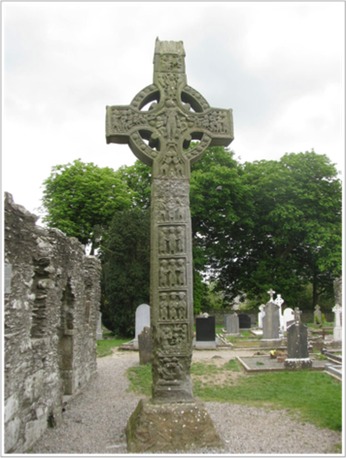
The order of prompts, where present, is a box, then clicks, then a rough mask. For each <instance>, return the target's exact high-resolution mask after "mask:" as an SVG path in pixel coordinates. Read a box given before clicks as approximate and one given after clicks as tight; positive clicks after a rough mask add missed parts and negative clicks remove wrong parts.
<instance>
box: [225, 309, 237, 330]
mask: <svg viewBox="0 0 346 458" xmlns="http://www.w3.org/2000/svg"><path fill="white" fill-rule="evenodd" d="M226 331H227V334H230V335H232V336H237V335H239V318H238V315H237V313H231V314H229V315H226Z"/></svg>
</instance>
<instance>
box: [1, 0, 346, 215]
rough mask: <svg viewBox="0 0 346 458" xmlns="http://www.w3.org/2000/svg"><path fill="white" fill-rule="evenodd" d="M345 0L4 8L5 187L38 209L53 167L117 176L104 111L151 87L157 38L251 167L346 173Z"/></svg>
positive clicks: (120, 156)
mask: <svg viewBox="0 0 346 458" xmlns="http://www.w3.org/2000/svg"><path fill="white" fill-rule="evenodd" d="M344 10H345V4H344V2H331V1H325V2H283V3H281V2H220V3H218V2H191V3H190V2H172V3H171V2H138V3H137V2H126V3H125V2H124V3H123V2H104V3H103V2H78V3H77V2H76V3H73V2H55V3H54V2H53V3H50V2H37V3H34V2H33V3H31V2H18V3H17V2H5V3H2V22H3V24H2V25H3V53H2V55H3V94H4V98H3V122H2V127H3V139H2V162H3V191H8V192H10V193H11V194H13V197H14V200H15V202H16V203H18V204H21V205H24V206H25V207H26V208H27V209H28V210H30V211H32V212H34V213H36V214H37V213H38V207H39V206H40V205H41V197H42V182H43V180H44V179H45V178H47V177H48V176H49V175H50V172H51V168H52V167H53V166H54V165H57V164H66V163H68V162H73V161H74V160H75V159H78V158H80V159H81V160H82V161H83V162H93V163H95V164H97V165H98V166H101V167H105V166H109V167H112V168H114V169H117V168H119V167H120V166H122V165H131V164H133V163H134V161H135V159H136V158H135V157H134V155H133V154H132V152H131V151H130V149H129V148H128V147H127V146H125V145H115V144H110V145H107V144H106V141H105V106H106V105H122V104H124V105H127V104H129V103H130V102H131V100H132V99H133V97H134V96H135V95H136V94H137V93H138V92H139V91H140V90H141V89H143V88H144V87H145V86H147V85H149V84H151V83H152V77H153V55H154V45H155V39H156V37H159V38H160V40H173V41H179V40H182V41H183V42H184V48H185V52H186V59H185V62H186V72H187V79H188V84H189V85H190V86H192V87H193V88H194V89H196V90H197V91H198V92H200V93H201V94H202V95H203V96H204V98H205V99H206V100H207V101H208V103H209V104H210V106H212V107H220V108H232V109H233V118H234V133H235V139H234V141H233V143H232V144H231V145H230V148H231V149H232V150H233V151H234V152H235V154H236V157H237V158H240V160H241V161H242V162H244V161H254V160H262V159H266V160H269V159H275V160H277V159H279V158H280V157H281V156H282V155H284V154H285V153H291V152H294V153H298V152H302V151H303V152H305V151H311V149H314V151H315V152H316V153H319V154H326V155H327V156H328V157H329V158H330V159H331V161H332V162H333V163H335V164H337V168H338V170H340V171H343V170H344V163H343V161H344V124H345V117H344V100H345V96H344V56H345V49H344V39H345V36H344V30H345V12H344Z"/></svg>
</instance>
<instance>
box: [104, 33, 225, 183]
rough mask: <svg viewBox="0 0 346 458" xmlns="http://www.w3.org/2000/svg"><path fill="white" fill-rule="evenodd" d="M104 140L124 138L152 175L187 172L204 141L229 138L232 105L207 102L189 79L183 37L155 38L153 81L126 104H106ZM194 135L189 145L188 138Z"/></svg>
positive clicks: (210, 142) (207, 143)
mask: <svg viewBox="0 0 346 458" xmlns="http://www.w3.org/2000/svg"><path fill="white" fill-rule="evenodd" d="M106 140H107V143H128V144H129V146H130V148H131V150H132V151H133V153H134V154H135V155H136V156H137V157H138V158H139V159H140V160H141V161H142V162H144V163H146V164H148V165H153V176H156V177H157V176H159V177H163V178H165V177H167V178H169V177H177V178H180V177H188V176H189V171H190V167H189V164H190V162H193V161H196V160H197V159H198V158H199V157H200V156H201V154H202V153H203V152H204V151H205V149H206V148H207V147H208V146H227V145H229V144H230V143H231V141H232V140H233V121H232V112H231V110H226V109H221V108H211V107H210V106H209V104H208V102H207V101H206V100H205V99H204V97H203V96H202V95H201V94H199V93H198V92H197V91H196V90H194V89H192V88H191V87H190V86H188V85H187V79H186V74H185V51H184V47H183V43H182V42H181V41H178V42H174V41H160V40H159V39H157V40H156V45H155V54H154V81H153V84H151V85H149V86H147V87H146V88H144V89H143V90H142V91H140V92H139V93H138V94H137V95H136V96H135V97H134V99H133V100H132V102H131V103H130V105H127V106H108V107H107V113H106ZM193 140H194V141H196V144H195V143H194V146H193V147H192V148H191V147H190V143H191V141H193Z"/></svg>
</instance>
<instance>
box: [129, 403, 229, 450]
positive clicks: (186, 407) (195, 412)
mask: <svg viewBox="0 0 346 458" xmlns="http://www.w3.org/2000/svg"><path fill="white" fill-rule="evenodd" d="M126 438H127V451H128V453H148V452H149V453H165V452H173V453H179V452H188V451H192V450H193V449H196V448H198V449H201V448H210V447H213V448H218V447H222V446H223V443H222V440H221V439H220V436H219V435H218V433H217V431H216V429H215V427H214V424H213V422H212V420H211V418H210V416H209V414H208V412H207V410H206V408H205V407H204V405H203V404H202V403H201V402H199V401H193V402H181V403H154V402H152V401H151V400H143V399H142V400H140V401H139V403H138V405H137V408H136V410H135V411H134V412H133V414H132V415H131V417H130V419H129V421H128V423H127V427H126Z"/></svg>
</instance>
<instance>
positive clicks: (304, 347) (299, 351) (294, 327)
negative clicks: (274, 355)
mask: <svg viewBox="0 0 346 458" xmlns="http://www.w3.org/2000/svg"><path fill="white" fill-rule="evenodd" d="M300 315H301V312H300V311H299V310H298V309H297V308H296V309H295V311H294V322H293V324H291V325H290V326H289V327H288V328H287V358H286V359H285V362H284V366H285V367H286V369H306V368H309V367H311V366H312V361H311V359H310V357H309V351H308V328H307V327H306V326H305V325H304V324H303V323H302V322H301V319H300Z"/></svg>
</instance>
